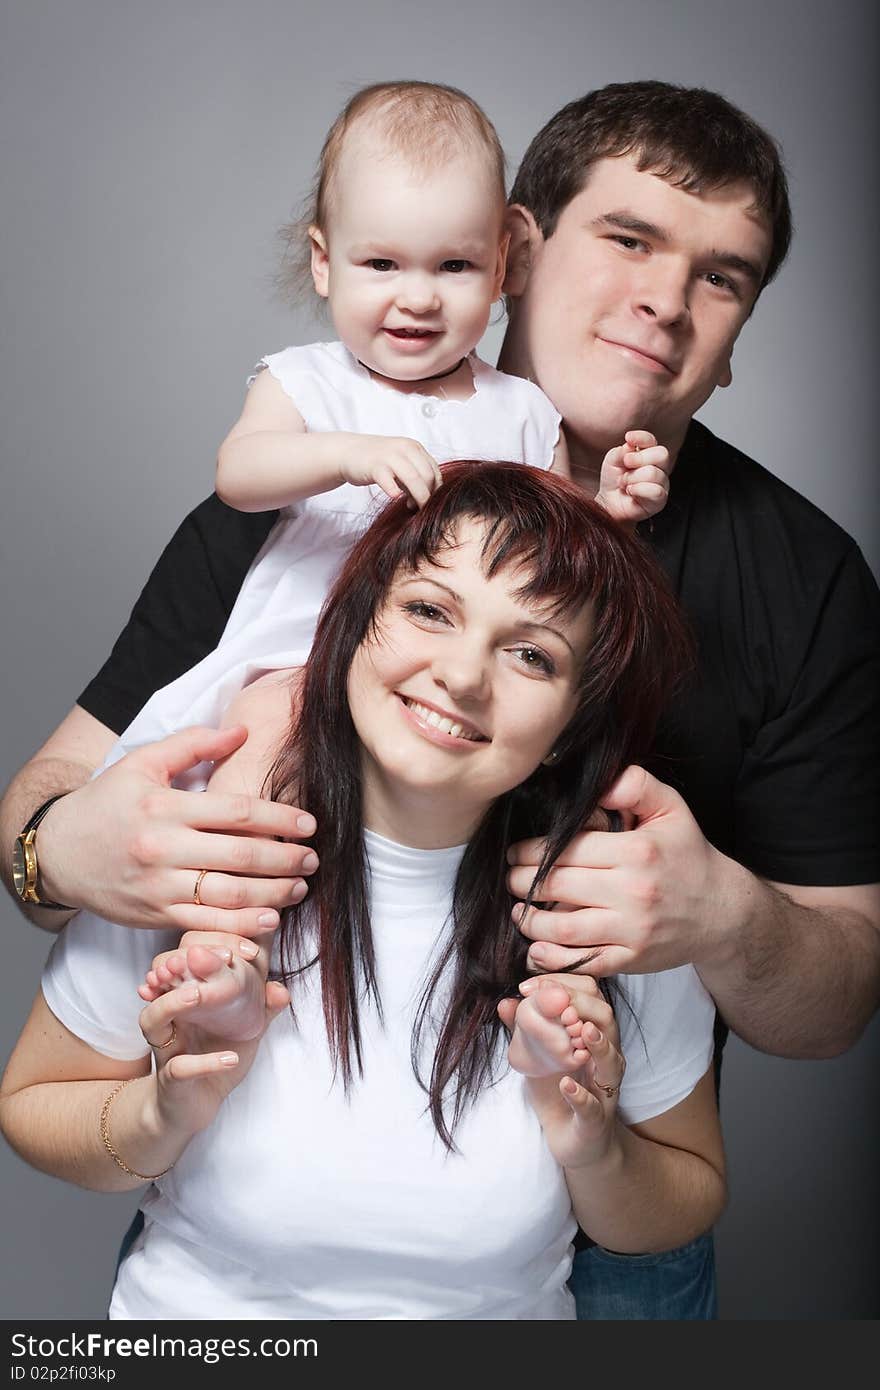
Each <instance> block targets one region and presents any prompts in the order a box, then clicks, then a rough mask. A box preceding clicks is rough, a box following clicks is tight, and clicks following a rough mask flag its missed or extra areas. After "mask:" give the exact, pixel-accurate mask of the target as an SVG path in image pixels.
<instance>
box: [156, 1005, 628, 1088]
mask: <svg viewBox="0 0 880 1390" xmlns="http://www.w3.org/2000/svg"><path fill="white" fill-rule="evenodd" d="M175 1042H177V1027H176V1025H175V1023H174V1019H172V1020H171V1037H170V1038H169V1039H168V1041H167V1042H163V1043H150V1047H151V1048H152V1049H153V1051H154V1052H164V1051H165V1048H166V1047H170V1046H171V1044H172V1043H175ZM603 1090H604V1087H603Z"/></svg>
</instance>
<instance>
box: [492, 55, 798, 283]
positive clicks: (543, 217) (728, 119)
mask: <svg viewBox="0 0 880 1390" xmlns="http://www.w3.org/2000/svg"><path fill="white" fill-rule="evenodd" d="M620 155H633V156H634V158H635V159H636V161H637V164H638V168H639V169H641V170H649V171H650V172H651V173H652V174H656V175H657V176H658V177H659V178H662V179H666V181H667V182H668V183H671V184H672V185H674V187H676V188H682V189H684V190H685V191H686V192H688V193H701V192H703V191H704V190H707V189H715V188H722V187H724V186H725V185H726V184H730V183H739V182H744V183H747V184H749V185H750V187H751V188H752V189H753V190H754V194H755V207H756V208H758V209H759V211H760V212H762V213H763V214H764V215H765V216H766V218H767V220H768V221H769V223H770V228H771V233H772V243H771V247H770V260H769V261H768V264H767V270H766V272H765V274H764V279H763V282H762V285H761V288H762V289H763V287H764V285H766V284H768V283H769V281H770V280H772V279H773V276H774V275H775V274H776V272H777V270H778V269H779V267H780V266H781V265H782V262H783V261H784V260H785V257H786V255H787V254H788V248H789V245H790V242H791V234H792V223H791V205H790V203H789V200H788V184H787V182H786V177H785V169H784V168H783V164H782V156H781V153H780V150H779V146H778V145H777V144H776V141H775V140H774V139H773V138H772V136H770V135H768V134H767V132H766V130H763V129H762V128H761V126H759V125H758V124H757V122H756V121H753V120H752V119H751V117H750V116H747V115H746V114H745V112H744V111H740V110H739V109H738V107H736V106H734V105H732V103H731V102H729V101H727V100H726V99H725V98H724V97H722V96H719V95H718V93H717V92H708V91H706V90H705V88H703V87H675V86H672V85H671V84H670V83H668V82H615V83H612V84H611V85H610V86H608V87H601V88H599V90H598V91H595V92H588V94H587V95H586V96H585V97H581V98H580V99H579V100H578V101H571V102H569V104H568V105H567V106H563V108H562V110H561V111H558V112H557V113H556V115H555V116H553V117H551V119H550V120H549V121H548V122H547V124H546V125H545V126H544V128H543V130H541V131H539V132H538V134H537V135H536V136H535V138H534V140H533V141H532V143H531V144H530V145H529V148H528V149H527V150H526V152H525V155H524V156H523V161H522V163H521V165H520V167H519V172H518V173H517V176H516V179H515V181H514V184H513V188H512V190H511V194H510V201H511V202H512V203H522V204H523V206H524V207H527V208H528V209H529V211H530V212H531V213H532V215H533V217H534V218H535V221H536V222H537V224H538V226H539V228H540V229H541V232H542V233H543V235H544V236H545V237H549V236H552V234H553V232H554V231H555V230H556V223H557V221H558V219H559V215H560V213H561V212H562V211H563V209H564V208H565V207H567V206H568V204H569V203H570V202H571V200H572V198H574V197H576V196H577V194H578V193H580V192H581V190H582V189H583V187H584V185H585V184H586V181H587V177H588V174H589V170H590V166H591V165H592V164H595V162H596V161H597V160H599V159H609V158H615V157H617V156H620Z"/></svg>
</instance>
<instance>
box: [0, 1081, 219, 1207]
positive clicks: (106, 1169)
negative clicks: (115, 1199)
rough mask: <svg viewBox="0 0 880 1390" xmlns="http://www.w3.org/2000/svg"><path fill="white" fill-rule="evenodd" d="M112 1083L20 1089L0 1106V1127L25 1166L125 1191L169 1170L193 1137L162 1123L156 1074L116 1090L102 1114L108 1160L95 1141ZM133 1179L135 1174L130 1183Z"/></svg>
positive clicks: (100, 1141) (67, 1179) (100, 1187)
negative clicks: (109, 1149)
mask: <svg viewBox="0 0 880 1390" xmlns="http://www.w3.org/2000/svg"><path fill="white" fill-rule="evenodd" d="M119 1084H120V1083H119V1081H50V1082H43V1083H40V1084H38V1085H33V1086H26V1087H24V1088H23V1089H21V1090H19V1091H15V1092H12V1093H11V1094H7V1095H5V1096H4V1097H3V1099H2V1101H0V1128H2V1131H3V1134H4V1135H5V1137H6V1139H7V1141H8V1142H9V1144H10V1145H11V1146H12V1148H13V1149H15V1151H16V1153H18V1154H19V1155H20V1156H21V1157H22V1158H23V1159H24V1160H25V1162H26V1163H30V1164H31V1165H32V1166H33V1167H34V1168H39V1169H40V1170H41V1171H42V1172H44V1173H49V1174H51V1176H52V1177H56V1178H62V1179H63V1180H64V1181H65V1182H71V1183H75V1184H76V1186H77V1187H86V1188H90V1189H91V1190H93V1191H96V1192H127V1191H129V1190H132V1189H134V1188H137V1187H141V1186H143V1182H144V1181H145V1180H146V1179H148V1178H150V1177H154V1176H156V1175H158V1174H159V1173H161V1172H163V1170H164V1169H166V1168H170V1167H171V1166H172V1165H173V1164H174V1163H175V1162H176V1161H177V1159H178V1158H179V1157H180V1155H181V1154H182V1153H183V1151H184V1149H185V1148H186V1146H187V1144H188V1143H189V1142H190V1139H191V1138H192V1135H193V1132H194V1131H193V1132H182V1131H181V1132H178V1131H174V1130H172V1129H170V1128H169V1126H168V1125H167V1124H163V1123H162V1122H161V1121H160V1118H159V1112H158V1107H157V1104H156V1097H157V1092H156V1078H155V1075H152V1074H150V1075H147V1076H139V1077H136V1078H135V1079H134V1080H132V1081H130V1082H129V1083H128V1084H126V1085H125V1086H123V1088H122V1090H120V1091H119V1092H118V1093H117V1094H116V1095H115V1096H114V1098H113V1100H112V1102H111V1105H110V1107H109V1111H108V1113H107V1115H106V1127H107V1132H108V1134H109V1139H110V1143H111V1145H112V1147H113V1148H114V1149H115V1150H116V1152H117V1154H118V1155H119V1157H120V1158H121V1160H122V1162H123V1163H124V1164H125V1165H126V1166H127V1167H128V1168H130V1169H132V1170H133V1172H132V1173H127V1172H126V1171H125V1169H124V1168H123V1167H122V1166H121V1164H120V1163H117V1162H116V1160H115V1159H114V1158H113V1157H112V1155H111V1154H110V1152H109V1151H108V1149H107V1146H106V1144H105V1143H104V1140H103V1138H102V1135H101V1115H102V1112H103V1111H104V1106H105V1104H106V1102H107V1098H108V1097H109V1096H110V1095H111V1093H112V1092H113V1091H115V1090H116V1088H117V1087H118V1086H119ZM134 1174H142V1175H143V1176H141V1177H136V1176H134Z"/></svg>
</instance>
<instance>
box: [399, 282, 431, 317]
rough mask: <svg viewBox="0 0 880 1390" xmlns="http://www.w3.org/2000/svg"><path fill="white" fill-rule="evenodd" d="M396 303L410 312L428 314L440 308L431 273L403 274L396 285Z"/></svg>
mask: <svg viewBox="0 0 880 1390" xmlns="http://www.w3.org/2000/svg"><path fill="white" fill-rule="evenodd" d="M396 299H397V305H398V307H399V308H401V309H408V310H409V312H410V313H411V314H428V313H430V312H431V311H432V310H436V309H439V308H440V296H439V295H438V293H437V286H436V285H435V283H434V277H433V276H432V275H424V274H422V273H420V272H419V273H415V272H414V273H412V274H409V275H404V276H403V277H402V278H401V280H400V282H399V284H398V287H397V295H396Z"/></svg>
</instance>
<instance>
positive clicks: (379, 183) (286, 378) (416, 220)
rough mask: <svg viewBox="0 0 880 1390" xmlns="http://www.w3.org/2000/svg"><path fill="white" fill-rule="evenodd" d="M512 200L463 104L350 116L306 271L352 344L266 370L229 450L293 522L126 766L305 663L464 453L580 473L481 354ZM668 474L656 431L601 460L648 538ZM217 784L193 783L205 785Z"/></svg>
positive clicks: (555, 429)
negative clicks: (402, 501) (361, 543)
mask: <svg viewBox="0 0 880 1390" xmlns="http://www.w3.org/2000/svg"><path fill="white" fill-rule="evenodd" d="M505 206H506V205H505V189H504V156H503V153H502V150H501V146H500V144H499V141H498V136H497V134H496V132H495V130H494V128H493V127H492V125H491V124H490V123H489V121H488V120H487V118H486V117H485V115H484V114H483V112H482V111H481V110H480V108H479V107H478V106H477V105H476V103H475V102H473V101H472V100H471V99H470V98H469V97H467V96H465V95H464V94H463V93H462V92H458V91H456V90H455V89H453V88H449V87H440V86H434V85H432V84H430V83H423V82H398V83H386V84H382V85H379V86H374V87H368V88H366V89H365V90H363V91H361V92H359V93H358V94H357V95H356V96H355V97H353V98H352V100H351V101H350V102H349V103H348V105H347V106H346V107H345V109H344V111H343V112H342V114H341V115H340V116H339V118H338V119H337V120H336V121H335V122H334V124H333V126H332V128H331V130H330V133H329V135H328V136H327V139H326V141H325V143H324V148H323V150H322V153H321V158H320V163H319V169H318V178H317V186H316V195H315V200H314V206H313V208H312V209H311V214H310V216H309V218H307V219H304V220H303V222H302V223H299V224H297V227H298V230H299V235H300V241H301V245H302V250H303V254H302V256H301V258H300V259H301V262H302V264H301V266H300V271H301V275H302V276H303V277H304V276H305V275H306V274H308V275H310V277H311V280H312V282H313V284H314V287H315V290H316V291H317V293H318V295H319V296H321V297H322V298H324V299H326V300H327V302H328V304H329V308H330V312H331V315H332V318H333V324H334V327H335V329H336V332H337V334H338V341H335V342H327V343H315V344H311V345H308V346H305V347H289V348H286V349H285V350H284V351H283V352H279V353H276V354H273V355H271V356H269V357H266V358H264V359H263V361H262V363H261V364H260V366H259V368H258V371H257V374H256V376H255V377H254V378H253V379H252V384H251V386H250V389H249V391H248V394H247V397H246V400H245V405H244V409H243V411H242V414H241V418H240V419H239V420H238V422H237V423H236V424H235V425H234V426H233V428H232V429H231V430H230V432H229V434H228V436H227V437H226V439H225V440H224V442H223V444H222V445H221V448H220V451H219V456H218V466H217V491H218V493H219V495H220V496H221V497H222V498H223V499H224V501H226V502H228V503H229V504H231V505H232V506H235V507H238V508H241V509H244V510H249V511H259V510H263V509H275V508H278V509H280V513H281V515H280V519H279V521H278V523H277V524H276V525H275V527H274V528H273V530H272V532H271V533H270V535H269V538H268V540H267V542H266V544H265V545H264V546H263V549H262V551H261V552H260V554H259V555H258V557H257V559H256V561H255V562H254V564H253V565H252V566H251V569H250V571H249V573H248V575H247V576H246V578H245V581H244V584H243V586H242V588H241V591H240V592H239V595H238V598H237V600H236V602H235V605H234V607H233V609H232V612H231V614H230V617H229V620H228V622H227V625H226V628H225V629H224V632H223V635H222V637H221V639H220V643H219V645H218V647H217V648H216V649H215V650H214V651H213V652H210V653H209V654H208V655H207V656H206V657H205V658H204V659H203V660H202V661H201V662H199V663H198V664H197V665H196V666H195V667H193V668H191V670H189V671H187V672H185V673H184V674H183V675H182V676H180V677H179V678H178V679H177V680H176V681H174V682H172V683H171V685H168V686H165V687H164V688H163V689H161V690H159V691H157V692H156V694H155V695H153V697H152V698H151V699H150V700H149V701H148V702H147V704H146V705H145V706H144V708H143V710H142V711H141V713H140V714H139V715H138V716H137V718H136V719H135V720H134V721H133V723H132V724H131V725H130V726H129V728H128V729H127V730H126V732H125V733H124V734H123V736H122V739H121V740H120V742H119V743H118V744H117V746H116V749H115V750H114V753H113V754H112V758H113V759H114V760H115V758H117V757H120V756H122V754H124V753H125V752H128V751H130V750H131V749H132V748H136V747H140V746H142V745H143V744H145V743H149V742H153V741H155V740H156V739H159V738H162V737H164V736H165V735H166V734H168V733H171V732H174V731H176V730H179V729H182V728H185V727H187V726H193V725H209V726H216V725H217V724H219V722H220V720H221V718H222V716H223V713H224V711H225V710H226V708H227V707H228V706H229V704H230V702H231V701H232V700H233V699H234V698H235V697H236V696H237V695H238V694H239V693H240V691H241V690H242V689H244V688H245V687H246V686H247V685H248V684H249V683H250V682H251V681H253V680H254V679H255V678H256V677H258V676H260V675H261V674H262V673H264V672H266V671H272V670H280V669H284V668H287V669H289V668H291V667H295V666H298V665H301V664H302V663H303V662H304V661H305V659H306V657H307V656H308V653H309V650H310V648H311V644H312V639H313V637H314V632H315V626H316V623H317V619H318V614H319V612H320V609H321V605H322V603H323V601H324V598H325V596H326V594H327V592H328V590H329V587H330V585H331V584H332V582H333V580H334V578H335V576H336V574H337V572H338V570H339V568H340V566H341V564H342V563H343V561H344V560H345V558H346V557H347V555H348V553H349V551H350V549H351V547H352V545H353V544H354V542H355V540H356V539H357V538H358V536H359V535H360V534H361V532H362V531H363V530H364V529H365V527H366V526H367V525H368V523H369V521H370V520H371V519H372V516H373V514H374V513H375V510H376V509H377V507H379V506H381V505H384V502H385V501H386V499H387V497H389V496H392V497H393V496H395V495H397V494H398V493H399V492H401V491H403V492H405V493H406V494H407V495H408V496H409V498H410V501H411V503H412V505H413V506H414V507H415V506H420V505H422V504H423V503H424V502H425V501H426V500H427V498H428V496H429V495H430V493H431V492H432V491H433V489H434V488H436V487H437V486H439V484H440V482H441V473H440V468H439V465H440V464H442V463H445V462H449V461H450V460H452V459H456V458H466V459H478V460H479V459H487V460H498V459H504V460H507V461H510V462H518V463H528V464H531V465H533V466H534V467H537V468H553V469H556V470H560V471H567V457H566V449H565V440H564V437H563V434H562V432H561V420H560V416H559V413H558V411H557V410H556V409H555V408H554V407H553V405H552V404H551V403H550V401H549V400H548V399H547V397H546V396H545V395H544V394H543V392H542V391H540V390H539V389H538V387H537V386H535V385H534V383H533V382H530V381H524V380H522V379H521V378H519V377H514V376H508V375H506V374H505V373H502V372H499V371H496V370H495V369H494V368H493V367H490V366H488V365H487V364H486V363H484V362H482V361H481V360H480V359H479V358H478V357H477V356H476V354H475V351H474V349H475V347H476V344H477V343H478V341H479V340H480V338H481V337H482V335H483V333H484V332H485V329H486V326H487V324H488V321H489V315H490V311H491V307H492V304H493V303H494V302H495V301H496V300H497V299H498V298H499V296H500V294H501V288H502V283H503V280H504V273H505V256H506V251H507V242H508V235H507V233H506V231H505ZM291 237H292V239H295V233H294V232H291ZM306 248H308V257H309V259H308V261H306V256H305V251H306ZM668 467H669V456H668V453H667V450H666V449H665V448H663V447H661V446H659V445H658V444H657V441H656V439H655V438H654V436H653V435H651V434H649V433H648V432H647V431H641V430H633V431H630V432H629V433H628V434H627V436H626V439H625V441H623V442H622V443H621V444H620V445H619V446H617V447H616V448H614V449H612V450H611V451H610V452H609V453H608V455H607V456H606V458H605V460H604V464H603V468H602V474H601V486H600V491H599V494H598V501H599V502H600V503H601V504H602V505H603V506H604V507H605V508H606V509H607V510H608V512H609V513H610V514H611V515H612V516H613V517H614V518H615V519H616V520H618V521H620V522H621V523H624V524H627V525H635V523H636V522H638V521H641V520H644V519H645V518H646V517H648V516H651V515H653V514H654V513H656V512H658V511H659V510H660V509H661V508H662V506H663V505H664V503H665V500H666V496H667V493H668V487H669V480H668V476H667V474H668ZM202 771H203V770H200V771H199V772H197V773H196V774H195V776H194V778H192V779H190V781H189V782H188V785H191V786H194V785H203V777H202V775H201V774H202Z"/></svg>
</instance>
